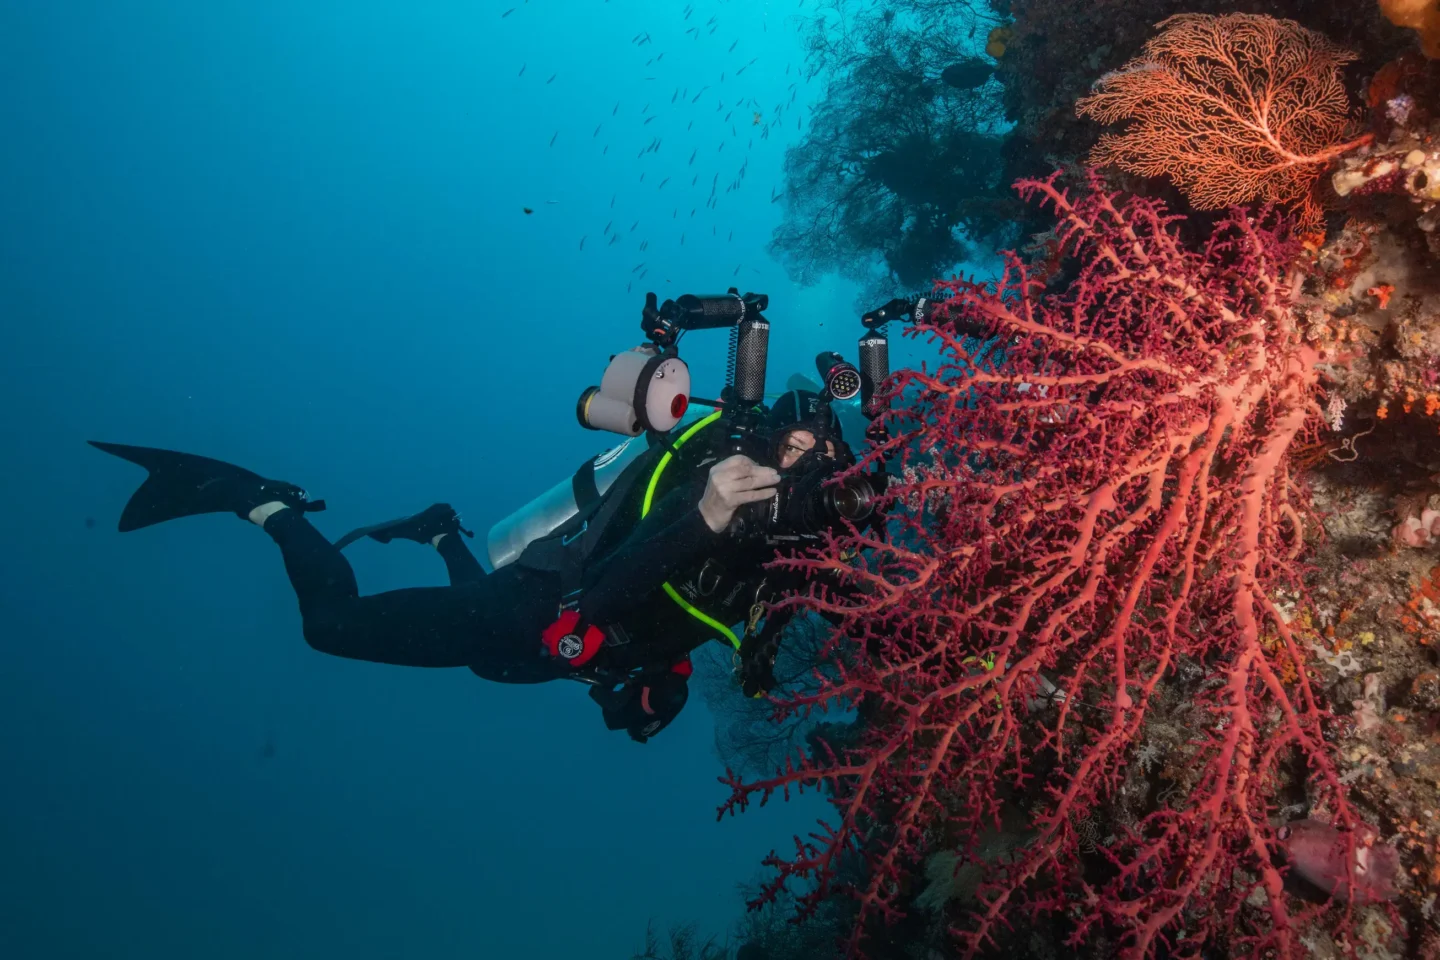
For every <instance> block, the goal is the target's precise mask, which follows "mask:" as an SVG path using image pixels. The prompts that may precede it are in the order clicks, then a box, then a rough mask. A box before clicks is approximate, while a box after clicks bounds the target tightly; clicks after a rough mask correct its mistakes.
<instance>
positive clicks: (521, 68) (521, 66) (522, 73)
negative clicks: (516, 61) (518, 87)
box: [517, 63, 525, 77]
mask: <svg viewBox="0 0 1440 960" xmlns="http://www.w3.org/2000/svg"><path fill="white" fill-rule="evenodd" d="M517 76H521V77H523V76H525V64H523V63H522V64H520V73H519V74H517Z"/></svg>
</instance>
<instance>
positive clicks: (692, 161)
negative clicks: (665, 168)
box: [689, 147, 700, 167]
mask: <svg viewBox="0 0 1440 960" xmlns="http://www.w3.org/2000/svg"><path fill="white" fill-rule="evenodd" d="M699 152H700V148H699V147H696V148H695V149H694V151H692V152H691V154H690V164H689V165H690V166H692V167H693V166H695V154H697V153H699Z"/></svg>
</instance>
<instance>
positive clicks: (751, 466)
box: [712, 453, 780, 485]
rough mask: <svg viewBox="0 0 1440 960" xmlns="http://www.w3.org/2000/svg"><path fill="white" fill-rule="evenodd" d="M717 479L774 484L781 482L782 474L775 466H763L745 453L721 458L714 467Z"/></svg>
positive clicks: (748, 483) (743, 482)
mask: <svg viewBox="0 0 1440 960" xmlns="http://www.w3.org/2000/svg"><path fill="white" fill-rule="evenodd" d="M712 472H713V473H715V474H716V476H717V479H725V480H734V481H736V482H737V483H741V484H746V485H750V484H751V483H752V482H758V483H762V484H770V485H774V484H777V483H779V482H780V474H779V472H778V471H777V470H775V469H774V468H773V467H762V466H761V465H760V464H758V463H756V462H755V461H754V460H751V459H750V458H749V457H747V456H745V455H744V454H743V453H737V454H735V456H733V457H729V458H727V459H725V460H721V461H720V462H719V463H717V464H716V465H715V467H714V468H713V471H712Z"/></svg>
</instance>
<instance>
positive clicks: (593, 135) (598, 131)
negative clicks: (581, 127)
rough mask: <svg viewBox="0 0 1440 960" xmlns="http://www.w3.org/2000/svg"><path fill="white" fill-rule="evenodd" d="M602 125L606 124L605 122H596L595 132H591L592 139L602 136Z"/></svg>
mask: <svg viewBox="0 0 1440 960" xmlns="http://www.w3.org/2000/svg"><path fill="white" fill-rule="evenodd" d="M601 126H604V124H596V126H595V132H594V133H592V134H590V139H591V140H594V139H595V138H596V137H598V136H600V127H601Z"/></svg>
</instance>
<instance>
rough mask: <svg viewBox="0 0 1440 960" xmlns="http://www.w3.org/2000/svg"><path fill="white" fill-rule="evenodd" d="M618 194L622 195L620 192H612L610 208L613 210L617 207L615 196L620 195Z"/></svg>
mask: <svg viewBox="0 0 1440 960" xmlns="http://www.w3.org/2000/svg"><path fill="white" fill-rule="evenodd" d="M618 196H620V194H618V193H612V194H610V209H611V210H614V209H615V198H616V197H618Z"/></svg>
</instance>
